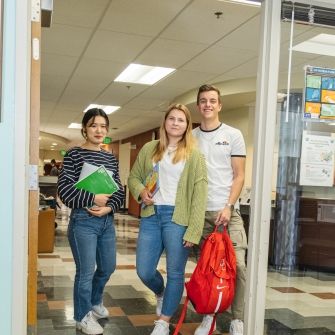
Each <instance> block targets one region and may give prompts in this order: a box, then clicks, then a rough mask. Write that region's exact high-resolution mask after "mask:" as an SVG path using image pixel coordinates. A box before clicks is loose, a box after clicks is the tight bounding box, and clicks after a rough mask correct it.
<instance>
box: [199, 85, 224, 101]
mask: <svg viewBox="0 0 335 335" xmlns="http://www.w3.org/2000/svg"><path fill="white" fill-rule="evenodd" d="M209 91H215V92H216V93H217V94H218V99H219V103H221V92H220V90H219V89H218V88H217V87H215V86H213V85H209V84H205V85H201V86H200V87H199V90H198V95H197V105H199V99H200V94H201V93H202V92H209Z"/></svg>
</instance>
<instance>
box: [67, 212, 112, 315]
mask: <svg viewBox="0 0 335 335" xmlns="http://www.w3.org/2000/svg"><path fill="white" fill-rule="evenodd" d="M68 239H69V243H70V247H71V250H72V254H73V258H74V261H75V263H76V276H75V280H74V290H73V300H74V319H75V320H76V321H81V319H82V318H83V317H84V316H85V315H86V314H87V313H88V312H89V311H90V310H91V309H92V306H94V305H98V304H100V303H101V302H102V294H103V290H104V288H105V285H106V283H107V281H108V279H109V277H110V276H111V274H112V273H113V272H114V270H115V266H116V242H115V228H114V223H113V216H112V215H105V216H103V217H96V216H93V215H91V214H89V213H88V212H87V211H86V209H82V208H81V209H73V210H72V213H71V217H70V223H69V227H68Z"/></svg>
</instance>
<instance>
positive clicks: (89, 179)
mask: <svg viewBox="0 0 335 335" xmlns="http://www.w3.org/2000/svg"><path fill="white" fill-rule="evenodd" d="M74 186H75V187H76V188H77V189H79V190H85V191H88V192H91V193H94V194H112V193H114V192H116V191H117V190H118V189H119V186H118V184H117V183H116V182H115V180H114V179H113V178H112V177H111V175H110V174H109V173H108V172H107V170H106V168H105V167H104V166H103V165H101V166H99V167H97V169H96V170H95V171H94V172H92V173H91V174H89V175H88V176H86V177H85V178H83V179H81V180H79V181H77V182H76V183H75V184H74Z"/></svg>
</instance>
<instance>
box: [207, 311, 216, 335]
mask: <svg viewBox="0 0 335 335" xmlns="http://www.w3.org/2000/svg"><path fill="white" fill-rule="evenodd" d="M216 316H217V314H216V313H215V314H214V316H213V321H212V324H211V328H210V329H209V332H208V335H212V334H213V332H214V327H215V321H216Z"/></svg>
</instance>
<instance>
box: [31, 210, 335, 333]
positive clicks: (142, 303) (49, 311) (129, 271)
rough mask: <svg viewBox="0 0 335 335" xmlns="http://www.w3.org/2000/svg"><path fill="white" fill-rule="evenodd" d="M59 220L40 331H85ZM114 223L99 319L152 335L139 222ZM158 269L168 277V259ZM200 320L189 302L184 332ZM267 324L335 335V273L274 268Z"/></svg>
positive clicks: (42, 287) (43, 288) (43, 271)
mask: <svg viewBox="0 0 335 335" xmlns="http://www.w3.org/2000/svg"><path fill="white" fill-rule="evenodd" d="M57 222H58V226H57V229H56V242H55V250H54V252H53V253H52V254H39V256H38V270H39V271H38V297H37V298H38V299H37V300H38V306H37V313H38V334H39V335H57V334H59V335H60V334H61V335H70V334H71V335H73V334H77V335H78V334H81V333H80V332H78V331H77V332H76V330H75V322H74V321H73V306H72V292H73V279H74V273H75V265H74V261H73V258H72V254H71V251H70V249H69V246H68V242H67V237H66V229H67V222H68V213H67V211H66V210H64V209H62V211H61V213H57ZM115 224H116V230H117V252H118V253H117V264H118V265H117V269H116V271H115V273H114V274H113V275H112V277H111V279H110V280H109V282H108V283H107V286H106V289H105V293H104V305H105V306H106V307H107V308H108V310H109V313H110V317H109V318H108V319H102V320H100V321H99V322H100V323H101V325H102V326H103V327H104V334H105V335H133V334H134V335H135V334H136V335H146V334H150V333H151V331H152V328H153V322H154V320H156V318H157V317H156V315H155V307H156V306H155V303H156V299H155V297H154V295H153V294H152V293H151V292H150V291H149V290H148V289H147V288H146V287H145V286H144V285H143V284H142V283H141V282H140V280H139V279H138V278H137V275H136V268H135V264H136V262H135V250H136V239H137V234H138V225H139V221H138V220H137V219H134V218H133V217H130V216H128V215H126V214H117V215H116V218H115ZM194 267H195V261H194V259H193V258H191V259H190V260H189V262H188V263H187V267H186V278H189V277H190V276H191V274H192V271H193V269H194ZM159 270H160V271H161V272H162V274H163V277H165V278H166V272H165V258H164V257H162V260H161V261H160V263H159ZM183 300H184V299H183ZM183 300H182V302H181V305H180V306H179V310H178V312H177V313H176V316H175V317H174V318H173V319H172V325H171V326H170V334H173V330H174V327H173V324H175V323H176V322H177V321H178V317H179V315H180V311H181V308H182V303H183ZM201 319H202V317H201V316H200V315H198V314H197V313H195V311H194V309H193V307H192V306H191V305H190V304H189V306H188V312H187V316H186V318H185V321H184V324H183V327H182V329H181V331H180V334H181V335H192V334H194V330H195V328H196V327H197V326H198V325H199V323H200V322H201ZM230 319H231V315H230V313H229V311H227V312H225V313H223V314H221V315H219V317H218V321H217V332H216V333H215V334H228V333H229V322H230ZM264 322H265V323H264V334H266V335H287V334H288V335H317V334H318V335H319V334H320V335H335V275H334V274H327V273H325V274H322V273H316V272H306V271H305V272H300V271H296V272H289V273H288V272H284V271H282V272H278V271H273V270H272V271H269V273H268V286H267V295H266V313H265V321H264ZM255 335H260V334H255Z"/></svg>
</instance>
